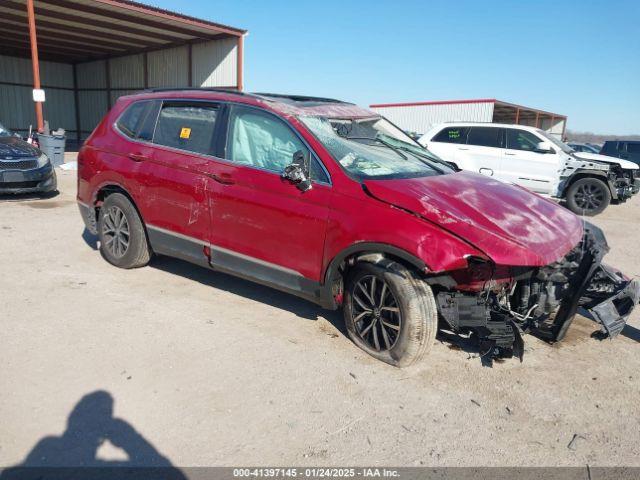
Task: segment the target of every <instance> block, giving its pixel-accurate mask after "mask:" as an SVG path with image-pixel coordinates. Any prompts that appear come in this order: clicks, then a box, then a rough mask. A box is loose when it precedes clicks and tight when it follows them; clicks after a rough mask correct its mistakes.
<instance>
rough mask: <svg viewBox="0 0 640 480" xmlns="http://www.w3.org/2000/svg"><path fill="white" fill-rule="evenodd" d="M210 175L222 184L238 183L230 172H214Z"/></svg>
mask: <svg viewBox="0 0 640 480" xmlns="http://www.w3.org/2000/svg"><path fill="white" fill-rule="evenodd" d="M209 176H210V177H211V178H213V179H214V180H215V181H216V182H218V183H221V184H222V185H233V184H234V183H236V181H235V180H234V179H233V177H232V176H231V175H229V174H228V173H212V174H211V175H209Z"/></svg>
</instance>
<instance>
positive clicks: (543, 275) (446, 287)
mask: <svg viewBox="0 0 640 480" xmlns="http://www.w3.org/2000/svg"><path fill="white" fill-rule="evenodd" d="M584 230H585V232H584V236H583V238H582V241H581V242H580V243H579V244H578V245H576V246H575V248H573V249H572V250H571V251H570V252H569V253H568V254H567V255H565V256H564V257H563V258H562V259H561V260H559V261H557V262H555V263H553V264H550V265H547V266H545V267H538V268H523V267H505V268H502V269H501V268H498V267H496V266H495V265H493V264H491V263H490V262H487V263H486V264H485V265H477V263H478V262H477V261H476V265H475V266H474V265H473V264H472V262H470V269H471V270H473V272H472V276H473V281H474V282H475V283H476V284H477V283H478V282H481V283H482V288H481V289H479V290H478V291H470V290H471V289H470V288H468V286H464V285H463V286H462V287H461V285H460V283H461V282H460V281H456V282H455V284H456V286H455V288H452V283H454V282H451V279H450V278H449V283H448V284H447V282H444V281H443V280H442V278H443V277H434V278H431V279H429V278H428V279H427V282H429V283H430V284H431V285H432V287H433V288H434V290H435V291H436V292H437V295H436V301H437V304H438V310H439V313H440V315H441V317H442V319H443V320H444V321H445V322H446V323H447V324H448V325H449V327H450V328H451V329H452V330H453V331H454V332H468V331H471V332H473V333H474V334H475V335H476V336H477V338H478V342H479V348H480V352H481V354H482V355H483V356H485V355H487V356H491V357H511V356H516V357H519V358H520V360H521V361H522V356H523V353H524V342H523V340H522V333H531V334H533V335H535V336H538V337H539V338H542V339H544V340H546V341H548V342H558V341H561V340H562V339H563V338H564V336H565V335H566V333H567V330H568V328H569V326H570V325H571V322H572V321H573V318H574V317H575V315H576V313H577V312H578V310H579V309H580V308H582V309H584V310H586V311H587V312H588V314H589V315H590V316H591V317H592V318H593V319H594V320H595V321H597V322H598V323H600V325H601V332H600V337H601V338H606V337H610V338H613V337H615V336H616V335H618V334H619V333H620V332H621V331H622V329H623V328H624V326H625V324H626V321H627V318H628V317H629V315H630V313H631V311H632V310H633V308H634V307H635V306H636V305H637V304H638V300H639V299H640V284H639V283H638V282H637V281H636V280H630V279H628V278H627V277H625V276H624V275H623V274H621V273H620V272H618V271H616V270H614V269H612V268H611V267H609V266H607V265H604V264H602V258H603V257H604V255H605V254H606V253H607V252H608V251H609V246H608V245H607V242H606V239H605V238H604V235H603V233H602V231H601V230H600V229H599V228H597V227H595V226H594V225H591V224H586V225H585V229H584ZM479 267H480V268H479ZM482 267H483V268H484V271H483V268H482Z"/></svg>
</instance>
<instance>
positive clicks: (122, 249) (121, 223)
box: [102, 206, 130, 258]
mask: <svg viewBox="0 0 640 480" xmlns="http://www.w3.org/2000/svg"><path fill="white" fill-rule="evenodd" d="M102 236H103V238H104V246H105V247H106V248H107V250H109V253H111V255H113V256H114V257H116V258H122V257H123V256H124V255H125V254H126V253H127V250H128V249H129V240H130V234H129V222H127V217H126V216H125V214H124V212H123V211H122V210H121V209H120V208H119V207H116V206H112V207H109V210H107V212H106V214H105V216H104V217H103V220H102Z"/></svg>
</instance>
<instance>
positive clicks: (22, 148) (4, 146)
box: [0, 137, 40, 160]
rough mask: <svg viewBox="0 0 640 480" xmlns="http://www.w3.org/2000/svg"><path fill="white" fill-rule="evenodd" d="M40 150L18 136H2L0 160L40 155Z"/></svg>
mask: <svg viewBox="0 0 640 480" xmlns="http://www.w3.org/2000/svg"><path fill="white" fill-rule="evenodd" d="M39 156H40V150H38V149H37V148H36V147H34V146H33V145H30V144H28V143H27V142H25V141H24V140H22V139H21V138H18V137H0V160H19V159H21V158H27V157H28V158H33V157H39Z"/></svg>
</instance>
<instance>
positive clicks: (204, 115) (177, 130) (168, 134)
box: [153, 103, 219, 155]
mask: <svg viewBox="0 0 640 480" xmlns="http://www.w3.org/2000/svg"><path fill="white" fill-rule="evenodd" d="M218 110H219V109H218V106H217V105H208V104H189V103H165V104H164V105H163V106H162V109H161V110H160V115H159V116H158V123H157V125H156V129H155V134H154V135H153V143H156V144H158V145H164V146H166V147H172V148H178V149H180V150H186V151H188V152H193V153H200V154H204V155H213V153H214V146H213V142H214V137H215V126H216V118H217V117H218Z"/></svg>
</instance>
